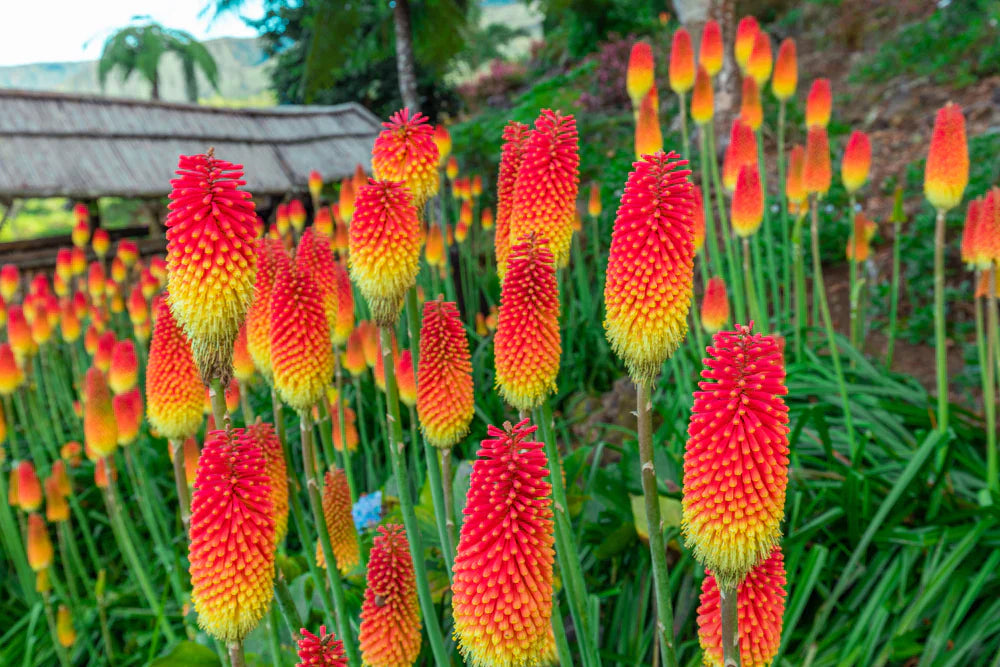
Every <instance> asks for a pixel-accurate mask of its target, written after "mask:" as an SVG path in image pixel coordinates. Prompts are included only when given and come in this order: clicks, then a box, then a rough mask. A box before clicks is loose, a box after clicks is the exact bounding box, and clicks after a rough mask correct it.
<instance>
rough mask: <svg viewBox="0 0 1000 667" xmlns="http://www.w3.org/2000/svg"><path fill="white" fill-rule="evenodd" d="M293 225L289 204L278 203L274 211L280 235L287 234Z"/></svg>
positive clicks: (276, 227) (275, 222)
mask: <svg viewBox="0 0 1000 667" xmlns="http://www.w3.org/2000/svg"><path fill="white" fill-rule="evenodd" d="M291 226H292V219H291V218H290V217H289V215H288V204H278V207H277V208H276V209H275V212H274V227H273V228H272V229H276V230H277V231H278V235H279V236H285V235H286V234H287V233H288V230H289V229H290V228H291Z"/></svg>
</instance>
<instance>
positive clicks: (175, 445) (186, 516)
mask: <svg viewBox="0 0 1000 667" xmlns="http://www.w3.org/2000/svg"><path fill="white" fill-rule="evenodd" d="M170 451H171V453H172V454H173V457H174V486H175V488H176V489H177V505H178V509H179V510H180V514H181V523H182V524H184V532H185V533H187V532H188V529H190V528H191V492H190V490H189V489H188V485H187V470H186V468H185V465H184V443H182V442H181V441H180V440H171V441H170Z"/></svg>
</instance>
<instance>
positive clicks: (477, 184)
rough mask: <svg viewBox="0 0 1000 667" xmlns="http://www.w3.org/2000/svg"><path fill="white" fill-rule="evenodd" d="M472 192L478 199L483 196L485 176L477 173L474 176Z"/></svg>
mask: <svg viewBox="0 0 1000 667" xmlns="http://www.w3.org/2000/svg"><path fill="white" fill-rule="evenodd" d="M470 193H471V194H472V196H473V197H475V198H476V199H478V198H479V197H482V196H483V177H482V176H481V175H479V174H476V175H474V176H473V177H472V184H471V186H470Z"/></svg>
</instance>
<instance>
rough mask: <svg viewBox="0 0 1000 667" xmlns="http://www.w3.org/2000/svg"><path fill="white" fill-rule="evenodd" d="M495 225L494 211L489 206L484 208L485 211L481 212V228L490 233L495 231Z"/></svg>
mask: <svg viewBox="0 0 1000 667" xmlns="http://www.w3.org/2000/svg"><path fill="white" fill-rule="evenodd" d="M493 224H494V220H493V209H492V208H490V207H489V206H484V207H483V210H481V211H480V212H479V226H480V227H482V228H483V229H485V230H487V231H489V230H491V229H493Z"/></svg>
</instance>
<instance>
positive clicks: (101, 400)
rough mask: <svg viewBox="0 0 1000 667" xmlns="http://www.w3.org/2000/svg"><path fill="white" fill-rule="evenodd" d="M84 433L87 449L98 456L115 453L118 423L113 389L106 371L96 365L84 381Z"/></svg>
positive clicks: (88, 372) (102, 456)
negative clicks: (112, 401) (105, 374)
mask: <svg viewBox="0 0 1000 667" xmlns="http://www.w3.org/2000/svg"><path fill="white" fill-rule="evenodd" d="M83 435H84V444H85V445H86V446H87V449H89V450H90V452H91V453H92V454H93V455H94V456H95V457H97V458H104V457H105V456H109V455H111V454H112V453H114V451H115V448H116V447H117V446H118V423H117V421H116V420H115V411H114V408H113V406H112V404H111V391H110V390H109V389H108V383H107V382H106V381H105V379H104V373H102V372H101V371H100V370H98V369H97V368H95V367H91V368H90V369H89V370H88V371H87V375H86V377H85V382H84V401H83Z"/></svg>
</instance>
